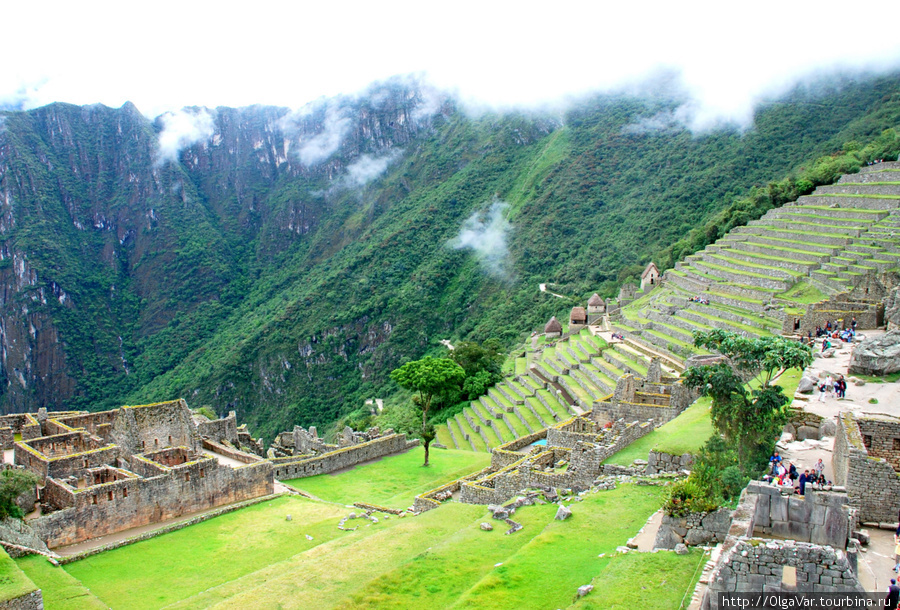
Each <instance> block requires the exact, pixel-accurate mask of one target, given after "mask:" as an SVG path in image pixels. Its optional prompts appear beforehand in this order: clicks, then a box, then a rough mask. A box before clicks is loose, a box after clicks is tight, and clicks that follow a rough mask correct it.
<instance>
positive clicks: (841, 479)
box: [832, 412, 900, 523]
mask: <svg viewBox="0 0 900 610" xmlns="http://www.w3.org/2000/svg"><path fill="white" fill-rule="evenodd" d="M870 417H877V418H878V419H879V420H882V421H884V420H888V419H896V418H889V416H885V415H878V416H871V415H868V414H867V415H865V416H864V417H863V418H860V419H868V418H870ZM858 421H859V420H857V419H856V418H854V416H853V414H852V413H849V412H842V413H840V415H838V426H837V428H838V430H837V436H836V438H835V441H834V453H833V455H832V464H833V466H834V482H835V484H837V485H843V486H844V487H846V489H847V497H848V498H849V501H850V505H851V506H854V507H857V508H858V509H859V519H860V521H876V522H881V523H891V522H894V521H896V518H897V506H896V502H897V498H898V497H900V477H898V476H897V472H896V471H895V470H894V468H893V467H892V466H891V465H890V464H889V463H888V462H887V461H886V460H884V459H883V458H876V457H871V456H870V455H869V452H868V451H867V449H866V446H865V442H864V439H863V435H862V433H861V431H860V426H859V425H858ZM874 429H875V428H871V427H870V428H869V430H874ZM873 443H874V437H873Z"/></svg>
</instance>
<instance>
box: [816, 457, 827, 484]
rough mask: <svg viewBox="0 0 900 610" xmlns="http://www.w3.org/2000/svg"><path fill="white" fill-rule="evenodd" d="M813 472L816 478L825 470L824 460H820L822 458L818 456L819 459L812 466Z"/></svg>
mask: <svg viewBox="0 0 900 610" xmlns="http://www.w3.org/2000/svg"><path fill="white" fill-rule="evenodd" d="M813 472H815V473H816V479H818V478H819V477H821V476H822V474H823V473H824V472H825V462H823V461H822V458H819V461H818V462H816V465H815V466H813Z"/></svg>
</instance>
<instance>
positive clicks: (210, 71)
mask: <svg viewBox="0 0 900 610" xmlns="http://www.w3.org/2000/svg"><path fill="white" fill-rule="evenodd" d="M866 8H867V9H870V10H868V12H866V10H864V9H860V10H861V11H862V12H859V11H857V12H859V14H856V13H853V11H852V10H851V11H849V12H848V5H847V3H846V2H840V3H839V2H836V1H834V0H819V1H817V2H812V1H807V0H797V1H795V2H783V1H778V2H776V1H774V0H759V1H757V2H721V0H718V1H716V2H711V1H706V0H703V1H696V0H695V1H691V2H671V1H662V0H659V1H657V0H646V1H645V2H644V3H642V4H640V5H635V4H634V3H626V2H618V3H611V2H596V1H590V2H588V1H583V2H582V1H578V2H576V1H571V0H570V1H566V0H562V1H561V2H557V3H554V4H553V5H552V6H551V5H546V4H542V5H532V6H529V5H528V4H527V3H525V4H523V3H521V2H508V1H504V0H497V1H496V2H487V3H486V2H474V1H471V0H459V1H458V2H456V3H454V4H453V5H452V6H447V5H444V4H439V3H431V4H428V3H425V4H423V3H421V2H413V1H412V0H402V1H400V0H385V1H384V2H377V3H373V2H367V3H364V2H354V1H353V0H346V1H338V2H327V3H326V2H319V3H288V2H279V1H277V0H262V1H261V2H258V3H255V4H254V5H253V6H252V7H251V8H249V9H248V10H241V11H225V10H220V6H219V5H215V4H213V3H212V2H210V1H207V0H197V1H196V2H190V3H184V2H176V1H175V0H158V1H157V2H156V3H154V5H153V10H147V7H146V6H145V5H144V4H142V3H121V2H112V1H111V0H96V1H94V2H92V3H91V4H90V10H85V8H84V5H83V4H79V3H72V2H62V1H59V0H46V1H45V2H26V1H24V0H10V1H9V2H7V3H6V4H4V22H5V23H10V24H28V23H39V24H40V29H41V41H40V44H35V41H34V32H33V28H27V27H9V28H6V29H5V30H4V35H3V36H2V37H0V54H2V56H3V58H4V63H3V69H2V70H0V101H2V100H4V99H12V100H15V101H16V102H18V101H19V100H20V99H21V98H22V96H23V95H24V96H25V98H26V99H25V100H23V103H24V104H25V105H27V106H29V107H33V106H38V105H43V104H47V103H50V102H54V101H64V102H70V103H76V104H91V103H95V102H101V103H104V104H106V105H109V106H119V105H121V104H122V103H124V102H125V101H128V100H130V101H132V102H134V103H135V104H136V105H137V106H138V108H140V109H141V111H142V112H144V113H145V114H147V115H148V116H155V115H157V114H159V113H161V112H163V111H166V110H174V109H176V108H181V107H183V106H186V105H197V106H206V107H211V108H213V107H216V106H219V105H225V106H246V105H252V104H271V105H279V106H287V107H290V108H298V107H300V106H302V105H303V104H305V103H307V102H308V101H310V100H313V99H316V98H319V97H321V96H327V97H332V96H335V95H337V94H340V93H346V94H350V93H354V92H357V91H360V90H362V89H363V88H365V87H366V85H368V84H369V83H371V82H373V81H378V80H384V79H386V78H389V77H391V76H393V75H397V74H417V73H424V74H427V75H428V78H429V80H430V81H431V83H433V84H434V85H436V86H438V87H439V88H441V89H442V90H443V89H445V90H450V91H455V92H457V93H458V94H459V95H460V96H461V97H462V98H463V99H465V100H469V101H471V102H476V103H480V104H486V105H489V106H491V107H494V108H505V107H510V106H513V107H536V106H540V105H545V104H554V103H558V102H559V101H560V100H565V99H566V98H568V97H571V96H577V95H582V94H585V93H587V92H594V91H604V90H611V89H616V88H619V87H622V86H623V85H624V84H627V83H634V82H639V81H641V80H643V79H645V78H646V77H647V75H649V74H653V73H655V72H658V71H659V70H671V71H674V72H675V73H677V74H679V75H680V82H681V84H682V85H683V87H684V90H685V91H686V92H687V95H688V96H689V100H690V103H691V108H692V118H691V125H692V126H694V127H695V128H702V127H703V126H709V125H712V124H715V123H717V122H738V123H741V124H746V122H747V121H748V120H749V118H750V117H752V111H753V108H754V106H755V104H757V103H758V102H759V101H760V100H761V99H764V98H766V97H767V96H772V95H775V94H777V93H778V92H780V91H784V90H785V89H786V88H787V87H789V86H790V85H791V84H792V83H794V82H796V81H797V80H798V79H801V78H803V77H804V76H807V75H810V74H813V73H816V72H820V71H828V70H844V71H852V70H864V69H865V70H874V71H876V72H883V71H887V70H891V69H896V68H898V67H900V36H894V35H890V34H884V33H883V32H882V31H881V30H883V29H884V27H887V26H885V25H884V24H890V23H896V22H898V21H900V2H882V3H879V4H877V5H871V7H869V6H868V5H867V6H866ZM174 15H177V19H176V18H173V16H174ZM848 20H849V21H850V22H852V26H851V27H848ZM136 23H139V24H141V27H134V24H136ZM880 26H881V30H880V29H879V27H880ZM335 28H338V29H339V31H340V36H339V38H335V34H334V33H335V31H336V29H335ZM854 28H855V29H854ZM298 31H299V32H301V35H298ZM160 32H166V37H167V39H168V40H179V41H190V48H191V49H200V50H202V49H215V53H213V54H210V55H208V56H203V54H202V52H201V51H198V52H197V53H198V54H199V55H198V54H191V53H186V52H185V46H184V45H181V44H170V45H161V44H159V33H160ZM860 32H862V34H860ZM866 32H868V33H869V35H867V34H866ZM856 34H858V35H857V36H856V38H859V37H860V36H862V37H863V38H864V41H865V42H864V43H856V42H854V35H856ZM235 40H239V41H240V44H225V43H224V42H225V41H235ZM251 49H265V54H264V55H261V54H254V53H253V52H252V51H251ZM201 57H202V59H201ZM98 58H102V61H98ZM327 144H328V140H327V139H326V140H323V141H322V142H321V143H320V149H321V150H328V148H329V146H328V145H327ZM310 151H311V154H312V149H310Z"/></svg>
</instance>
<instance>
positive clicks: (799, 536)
mask: <svg viewBox="0 0 900 610" xmlns="http://www.w3.org/2000/svg"><path fill="white" fill-rule="evenodd" d="M788 531H789V532H790V534H789V535H788V536H787V537H788V538H790V539H791V540H798V541H801V542H809V536H810V531H811V528H810V526H809V523H807V522H804V521H793V520H791V521H789V522H788Z"/></svg>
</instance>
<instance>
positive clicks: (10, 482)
mask: <svg viewBox="0 0 900 610" xmlns="http://www.w3.org/2000/svg"><path fill="white" fill-rule="evenodd" d="M39 481H40V479H38V477H37V475H35V474H33V473H31V472H29V471H27V470H15V469H13V470H3V471H0V521H2V520H3V519H6V518H7V517H12V518H13V519H19V518H21V517H22V510H21V509H20V508H19V507H18V506H16V498H18V497H19V496H21V495H22V494H23V493H25V492H26V491H28V490H29V489H31V490H33V489H34V486H35V485H37V484H38V482H39Z"/></svg>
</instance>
